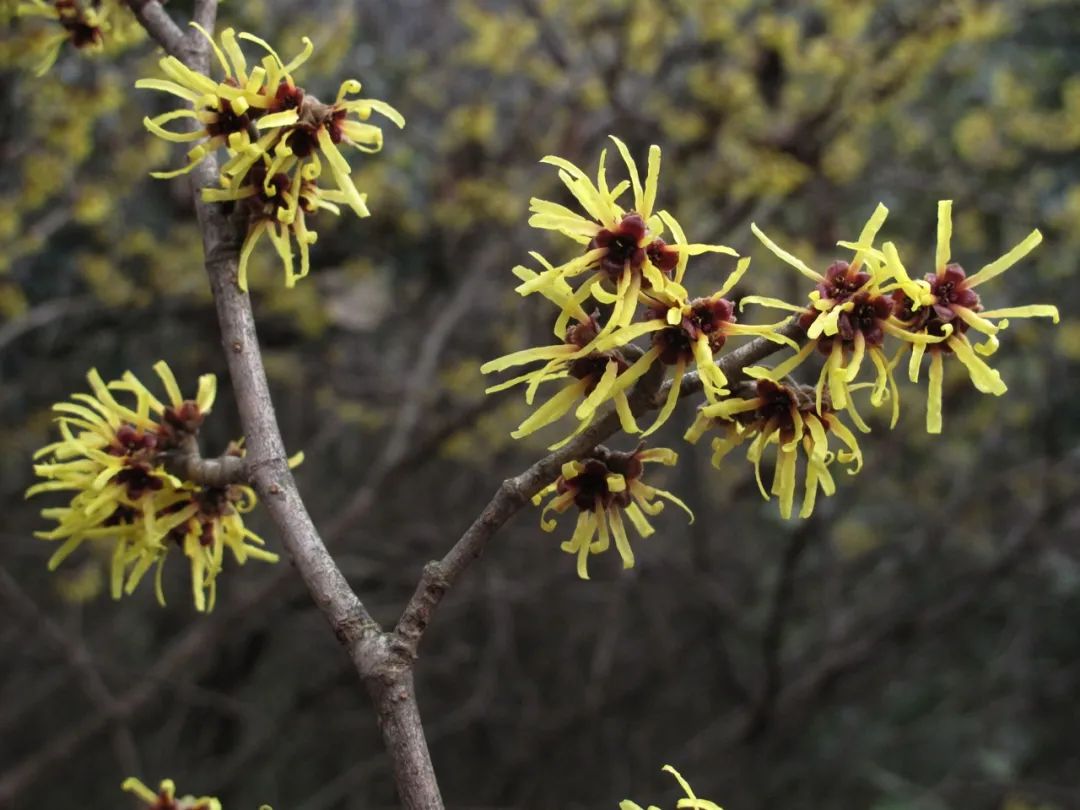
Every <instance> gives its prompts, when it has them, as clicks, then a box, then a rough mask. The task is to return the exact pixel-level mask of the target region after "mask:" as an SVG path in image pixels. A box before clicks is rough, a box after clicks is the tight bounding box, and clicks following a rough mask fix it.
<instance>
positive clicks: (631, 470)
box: [556, 446, 644, 511]
mask: <svg viewBox="0 0 1080 810" xmlns="http://www.w3.org/2000/svg"><path fill="white" fill-rule="evenodd" d="M639 451H640V447H639V448H638V450H634V451H632V452H626V453H623V452H617V451H613V450H608V449H607V448H606V447H603V446H601V447H597V448H596V449H595V450H594V451H593V455H592V456H591V457H589V458H586V459H583V460H582V465H583V466H584V469H583V470H582V471H581V472H580V473H578V474H577V475H575V476H574V477H573V478H570V479H565V478H559V480H558V482H557V484H556V491H557V492H558V493H559V494H560V495H562V494H563V493H566V492H573V493H574V505H575V506H577V508H578V509H581V510H582V511H592V510H593V509H595V508H596V501H597V499H599V501H600V505H601V506H602V507H603V508H607V507H609V506H611V505H613V504H614V505H616V506H627V505H629V503H630V483H631V482H632V481H634V480H637V479H639V478H641V474H642V472H643V469H644V465H643V464H642V463H641V459H640V458H639ZM611 474H616V475H621V476H622V477H623V478H624V479H625V480H626V485H627V486H626V489H624V490H623V491H621V492H612V491H611V489H610V487H609V486H608V482H607V478H608V476H609V475H611Z"/></svg>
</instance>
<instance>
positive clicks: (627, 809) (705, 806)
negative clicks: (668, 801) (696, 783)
mask: <svg viewBox="0 0 1080 810" xmlns="http://www.w3.org/2000/svg"><path fill="white" fill-rule="evenodd" d="M663 770H665V771H667V772H668V773H670V774H671V775H672V776H674V777H675V781H676V782H678V783H679V787H681V788H682V789H683V792H684V793H685V794H686V796H684V797H683V798H681V799H679V802H678V804H677V805H676V807H678V808H679V810H723V808H721V807H720V805H718V804H717V803H716V802H711V801H709V800H708V799H699V798H698V797H697V796H695V795H694V791H693V790H692V789H691V788H690V783H689V782H687V781H686V780H685V779H683V777H682V774H680V773H679V772H678V771H677V770H675V769H674V768H673V767H671V766H670V765H665V766H664V768H663ZM619 810H642V807H641V805H640V804H638V803H637V802H632V801H630V800H629V799H624V800H623V801H621V802H619ZM648 810H659V808H658V807H656V805H649V808H648Z"/></svg>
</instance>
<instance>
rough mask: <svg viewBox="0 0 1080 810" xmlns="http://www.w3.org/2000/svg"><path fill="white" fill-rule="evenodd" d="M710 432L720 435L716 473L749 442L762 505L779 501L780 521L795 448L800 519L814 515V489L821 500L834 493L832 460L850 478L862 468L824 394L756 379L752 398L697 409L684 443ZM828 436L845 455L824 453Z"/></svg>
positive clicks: (789, 492)
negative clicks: (772, 457) (766, 466)
mask: <svg viewBox="0 0 1080 810" xmlns="http://www.w3.org/2000/svg"><path fill="white" fill-rule="evenodd" d="M712 428H716V429H719V430H720V431H721V433H722V434H723V435H721V436H719V437H716V438H714V439H713V442H712V450H713V456H712V463H713V466H714V467H717V468H719V467H720V465H721V462H722V461H723V459H724V458H725V456H727V454H728V453H730V452H731V451H732V450H734V449H735V448H736V447H738V446H739V445H741V444H743V442H746V441H750V446H749V448H747V451H746V458H747V460H748V461H750V462H752V463H753V465H754V476H755V478H756V479H757V484H758V489H759V490H761V494H762V497H764V498H765V500H769V495H770V494H772V495H776V496H777V497H778V498H779V501H780V514H781V515H782V516H783V517H784V518H790V517H791V514H792V506H793V504H794V500H795V485H796V479H797V467H798V454H799V449H800V448H802V451H803V454H804V455H805V456H806V476H805V480H806V488H805V494H804V496H803V502H802V509H801V510H800V511H799V517H809V516H810V514H811V513H812V512H813V511H814V503H815V501H816V498H817V491H818V489H819V488H820V489H821V491H822V492H824V493H825V494H826V495H832V494H833V493H834V492H835V491H836V484H835V483H834V482H833V478H832V474H831V473H830V471H829V467H830V466H831V465H832V463H833V461H834V460H837V461H839V462H841V463H842V464H848V465H850V466H849V469H848V472H849V473H851V474H852V475H854V474H855V473H857V472H858V471H859V469H860V468H861V467H862V453H861V452H860V450H859V445H858V442H857V440H856V438H855V435H854V434H853V433H852V432H851V431H850V430H848V428H847V427H846V426H845V425H844V424H843V422H841V421H840V418H839V415H838V414H837V413H835V412H834V411H833V409H832V404H831V402H830V401H829V398H828V395H826V397H825V399H824V400H821V399H819V398H818V397H816V396H815V395H814V390H813V389H812V388H803V387H800V386H787V385H780V384H777V383H774V382H771V381H770V380H759V381H758V382H757V384H756V385H755V386H754V390H753V395H752V396H748V397H746V398H741V397H731V398H729V399H725V400H723V401H722V402H717V403H713V404H710V405H706V406H705V407H703V408H701V409H700V410H699V411H698V416H697V419H696V420H695V421H694V424H693V425H691V426H690V429H689V430H687V432H686V435H685V437H684V438H685V439H686V440H687V441H688V442H690V443H692V444H693V443H696V442H697V441H698V439H699V438H701V435H702V434H703V433H704V432H705V431H706V430H709V429H712ZM830 433H831V434H832V435H834V436H836V437H837V438H838V439H839V440H840V442H841V443H842V444H843V445H844V447H845V449H844V450H840V451H838V452H834V451H832V450H830V449H829V434H830ZM772 444H775V445H776V464H775V465H774V467H773V480H772V485H771V487H770V488H769V489H768V490H767V491H766V489H765V485H764V484H763V483H762V480H761V459H762V457H763V456H764V454H765V450H766V449H767V448H768V447H769V445H772Z"/></svg>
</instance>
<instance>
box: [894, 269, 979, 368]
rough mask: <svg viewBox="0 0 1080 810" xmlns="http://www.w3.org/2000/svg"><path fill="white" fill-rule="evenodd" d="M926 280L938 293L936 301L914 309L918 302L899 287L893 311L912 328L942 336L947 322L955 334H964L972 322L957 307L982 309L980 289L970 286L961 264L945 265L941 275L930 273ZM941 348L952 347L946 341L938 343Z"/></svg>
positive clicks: (935, 295)
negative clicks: (915, 303)
mask: <svg viewBox="0 0 1080 810" xmlns="http://www.w3.org/2000/svg"><path fill="white" fill-rule="evenodd" d="M926 281H927V282H928V283H929V284H930V292H932V293H933V295H934V303H933V304H931V305H929V306H924V307H919V309H914V308H913V307H914V302H913V301H912V300H911V299H910V298H909V297H908V296H907V295H906V294H905V293H904V292H903V290H897V291H896V292H894V293H893V295H892V300H893V311H894V313H895V314H896V317H897V318H898V319H900V320H901V321H903V322H904V324H905V325H906V326H907V328H908V329H909V330H911V331H912V332H921V331H925V332H926V333H927V334H930V335H934V336H935V337H941V336H942V335H944V334H945V330H944V326H945V324H951V325H952V328H953V334H959V335H962V334H963V333H964V332H966V331H967V330H968V324H967V322H966V321H964V320H963V319H962V318H961V317H960V316H959V315H958V313H957V312H956V309H955V308H956V307H963V308H965V309H970V310H971V311H973V312H978V311H980V310H981V309H982V308H983V307H982V303H981V301H980V300H979V296H978V293H976V292H975V291H974V290H972V289H971V288H969V287H968V286H967V273H965V272H964V268H962V267H961V266H960V265H958V264H950V265H947V266H946V267H945V272H944V273H942V274H941V275H940V276H939V275H938V274H937V273H929V274H927V276H926ZM936 348H938V349H939V350H940V351H945V352H948V351H951V350H950V349H949V347H948V346H947V345H945V344H944V343H941V344H938V345H937V347H936Z"/></svg>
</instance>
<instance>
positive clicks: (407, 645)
mask: <svg viewBox="0 0 1080 810" xmlns="http://www.w3.org/2000/svg"><path fill="white" fill-rule="evenodd" d="M779 331H780V332H781V333H782V334H784V335H786V336H788V337H791V338H793V339H794V338H796V337H798V336H799V335H801V334H802V330H801V328H800V327H799V326H798V324H797V323H795V322H794V321H792V322H791V323H789V324H786V325H785V326H784V327H783V328H782V329H780V330H779ZM779 349H780V344H777V343H774V342H772V341H769V340H766V339H764V338H756V339H754V340H752V341H751V342H749V343H747V344H746V345H744V346H740V347H739V348H738V349H734V350H733V351H730V352H728V353H727V354H725V355H724V356H723V357H721V358H720V359H719V360H718V361H717V365H718V366H719V367H720V369H721V371H723V372H724V376H726V377H727V378H728V379H729V380H737V379H738V378H739V377H740V376H741V375H742V371H743V369H745V368H746V367H747V366H749V365H751V364H753V363H757V362H759V361H761V360H763V359H764V358H766V357H768V356H769V355H771V354H773V353H774V352H776V351H777V350H779ZM660 368H661V367H660V366H659V365H657V366H654V371H655V370H657V369H660ZM671 384H672V383H671V381H670V380H669V381H668V382H666V383H664V384H663V385H658V380H657V378H656V377H655V376H653V377H652V380H651V385H650V375H646V376H645V377H643V378H642V380H641V382H640V383H639V384H638V388H637V389H636V390H635V392H634V395H633V396H632V397H631V408H632V410H633V411H634V413H635V414H640V413H642V412H643V411H646V410H649V409H652V408H656V407H659V405H660V403H662V402H663V400H664V398H665V396H666V393H667V391H668V390H670V388H671ZM699 390H701V379H700V377H699V375H698V374H697V373H691V374H687V375H686V376H685V377H684V378H683V382H682V385H681V386H680V393H679V396H680V397H685V396H688V395H690V394H692V393H695V392H697V391H699ZM619 429H620V423H619V418H618V415H617V414H616V413H615V412H614V410H609V411H608V412H607V413H606V414H605V415H604V416H603V417H601V418H600V419H599V420H598V421H597V422H595V423H594V424H593V425H591V426H590V427H589V428H587V429H586V430H585V431H583V432H582V433H580V434H579V435H578V436H577V437H575V438H574V439H573V440H572V441H570V442H569V443H567V444H566V445H565V446H564V447H562V448H561V449H559V450H556V451H555V452H553V453H551V454H550V455H548V456H547V457H545V458H543V459H541V460H540V461H538V462H536V463H535V464H533V465H532V466H531V467H529V468H528V469H527V470H525V471H524V472H523V473H521V474H520V475H517V476H515V477H514V478H508V479H506V480H505V481H503V482H502V484H501V485H500V486H499V489H498V490H497V491H496V492H495V495H494V496H492V498H491V500H490V501H489V502H488V504H487V506H485V507H484V509H483V511H482V512H481V513H480V516H479V517H478V518H476V520H475V521H473V523H472V525H471V526H469V528H468V529H466V531H465V533H464V534H463V535H462V536H461V538H460V539H459V540H458V541H457V542H456V543H455V544H454V546H453V547H452V548H451V549H450V551H449V552H447V554H446V556H445V557H443V558H442V559H441V560H439V561H438V562H430V563H428V564H427V565H426V566H424V572H423V574H422V576H421V578H420V583H419V585H418V586H417V588H416V591H415V592H414V593H413V595H412V598H411V599H410V600H409V603H408V605H407V606H406V608H405V610H404V612H403V613H402V615H401V619H400V620H399V621H398V624H397V627H396V628H395V633H396V634H397V636H398V638H399V642H400V644H401V646H402V648H403V650H404V651H405V652H407V653H408V654H409V655H413V656H415V655H416V651H417V647H418V646H419V644H420V639H421V638H422V636H423V635H424V631H425V630H426V629H427V626H428V625H429V624H430V623H431V618H432V614H433V613H434V611H435V609H436V608H437V607H438V605H439V602H441V601H442V598H443V596H444V595H445V594H446V592H447V591H448V590H449V589H450V588H451V587H452V586H453V584H454V582H455V581H456V580H457V578H458V577H459V576H461V574H462V573H463V572H464V571H465V569H466V568H468V566H469V565H470V564H471V563H472V562H473V560H476V559H477V558H479V557H480V555H481V554H483V553H484V549H485V547H486V546H487V544H488V541H490V540H491V538H492V536H493V535H494V534H495V532H496V531H498V529H499V528H501V527H502V526H503V524H505V523H506V522H507V521H508V520H509V519H510V518H511V517H513V516H514V515H515V514H516V513H517V512H518V510H519V509H521V508H522V507H523V506H524V505H525V504H526V503H528V501H529V499H530V498H531V497H532V496H533V495H535V494H536V493H537V492H539V491H540V490H541V489H543V488H544V487H545V486H547V485H548V484H550V483H551V482H552V481H554V480H555V479H556V478H557V477H558V475H559V470H560V469H561V467H562V465H563V464H565V463H566V462H567V461H572V460H574V459H577V458H581V457H582V456H584V455H585V454H587V453H588V452H589V451H591V450H592V449H593V448H594V447H596V446H597V445H598V444H600V442H602V441H604V440H605V439H607V438H608V437H609V436H612V435H614V434H615V433H616V432H618V430H619Z"/></svg>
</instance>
